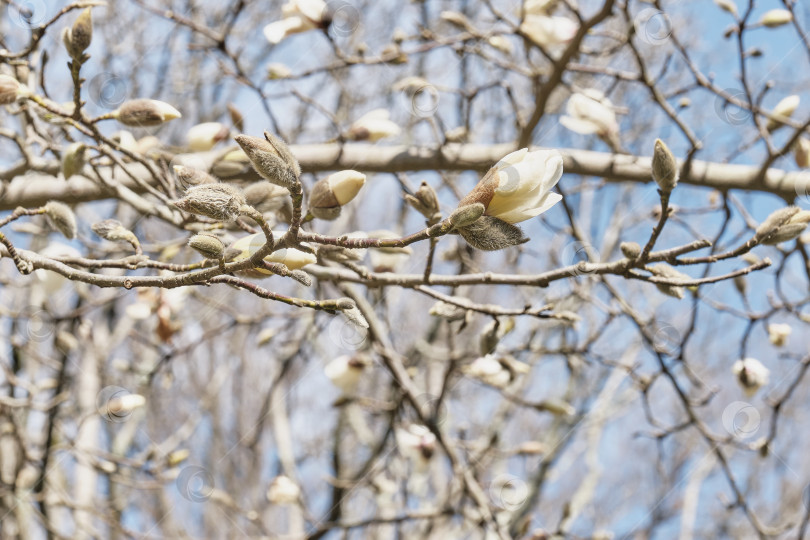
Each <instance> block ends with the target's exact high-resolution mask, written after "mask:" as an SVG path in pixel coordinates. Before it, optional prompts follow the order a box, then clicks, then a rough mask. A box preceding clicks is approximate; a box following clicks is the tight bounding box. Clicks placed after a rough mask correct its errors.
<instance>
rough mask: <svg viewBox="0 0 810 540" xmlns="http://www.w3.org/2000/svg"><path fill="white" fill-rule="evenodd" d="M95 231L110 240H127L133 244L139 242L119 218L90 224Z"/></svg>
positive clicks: (135, 244)
mask: <svg viewBox="0 0 810 540" xmlns="http://www.w3.org/2000/svg"><path fill="white" fill-rule="evenodd" d="M90 228H91V229H93V232H94V233H96V234H97V235H99V236H100V237H101V238H103V239H105V240H109V241H110V242H127V243H129V244H132V245H133V246H137V245H138V244H139V242H138V238H137V237H136V236H135V234H134V233H133V232H132V231H130V230H129V229H127V228H126V227H124V225H123V224H121V222H120V221H118V220H117V219H105V220H104V221H99V222H98V223H93V225H91V226H90Z"/></svg>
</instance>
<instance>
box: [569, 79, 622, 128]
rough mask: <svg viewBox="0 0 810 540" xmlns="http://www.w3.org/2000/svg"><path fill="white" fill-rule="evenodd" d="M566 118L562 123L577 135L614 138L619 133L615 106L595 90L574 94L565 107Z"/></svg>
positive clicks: (589, 89) (590, 89)
mask: <svg viewBox="0 0 810 540" xmlns="http://www.w3.org/2000/svg"><path fill="white" fill-rule="evenodd" d="M565 112H566V113H567V114H566V116H563V117H562V118H560V123H561V124H562V125H564V126H565V127H567V128H568V129H570V130H571V131H573V132H575V133H581V134H583V135H590V134H597V135H599V136H601V137H613V136H616V135H617V134H618V133H619V123H618V122H617V121H616V113H615V111H614V110H613V104H612V103H611V102H610V100H609V99H608V98H607V97H605V95H604V94H603V93H602V92H600V91H599V90H596V89H594V88H588V89H586V90H583V91H582V92H576V93H575V94H573V95H572V96H571V97H570V98H569V100H568V104H567V105H566V107H565Z"/></svg>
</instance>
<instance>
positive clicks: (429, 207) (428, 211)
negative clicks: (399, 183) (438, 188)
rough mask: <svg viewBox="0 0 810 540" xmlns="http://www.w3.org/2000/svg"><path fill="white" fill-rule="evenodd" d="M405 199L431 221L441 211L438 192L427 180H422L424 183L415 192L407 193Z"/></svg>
mask: <svg viewBox="0 0 810 540" xmlns="http://www.w3.org/2000/svg"><path fill="white" fill-rule="evenodd" d="M405 200H406V201H407V202H408V204H410V205H411V206H413V207H414V209H415V210H416V211H417V212H419V213H420V214H422V215H423V216H425V217H426V218H427V219H428V220H429V221H430V220H433V219H435V218H436V217H437V214H438V213H439V200H438V197H437V196H436V192H435V191H434V190H433V188H432V187H430V185H429V184H428V183H427V182H425V181H422V185H421V186H419V189H417V190H416V193H415V194H413V195H410V194H406V195H405Z"/></svg>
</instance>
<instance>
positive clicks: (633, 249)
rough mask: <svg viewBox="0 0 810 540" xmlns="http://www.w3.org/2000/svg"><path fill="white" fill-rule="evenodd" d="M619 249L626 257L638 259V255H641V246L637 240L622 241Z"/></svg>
mask: <svg viewBox="0 0 810 540" xmlns="http://www.w3.org/2000/svg"><path fill="white" fill-rule="evenodd" d="M619 249H621V250H622V253H623V254H624V256H625V257H627V258H628V259H638V256H639V255H641V246H640V245H638V243H637V242H622V243H621V244H620V245H619Z"/></svg>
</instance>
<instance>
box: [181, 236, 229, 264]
mask: <svg viewBox="0 0 810 540" xmlns="http://www.w3.org/2000/svg"><path fill="white" fill-rule="evenodd" d="M188 247H190V248H192V249H194V250H195V251H197V253H199V254H200V255H202V256H203V257H205V258H206V259H217V260H219V259H221V258H222V255H223V254H224V252H225V245H224V244H223V243H222V240H220V239H219V238H217V237H216V236H215V235H213V234H211V233H199V234H195V235H194V236H192V237H191V238H190V239H189V241H188Z"/></svg>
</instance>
